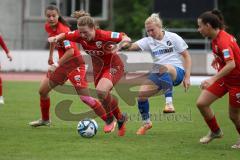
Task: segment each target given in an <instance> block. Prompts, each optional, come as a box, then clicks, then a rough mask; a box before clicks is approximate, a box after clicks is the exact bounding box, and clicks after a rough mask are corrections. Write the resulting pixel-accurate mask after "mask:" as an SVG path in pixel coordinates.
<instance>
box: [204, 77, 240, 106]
mask: <svg viewBox="0 0 240 160" xmlns="http://www.w3.org/2000/svg"><path fill="white" fill-rule="evenodd" d="M207 90H208V91H209V92H211V93H212V94H214V95H216V96H217V97H219V98H221V97H222V96H224V95H225V94H226V93H227V92H228V95H229V106H231V107H237V108H239V107H240V86H230V85H227V84H225V83H224V81H223V80H222V79H221V80H219V81H216V82H215V83H214V84H212V85H211V86H209V87H208V88H207Z"/></svg>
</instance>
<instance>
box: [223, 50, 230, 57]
mask: <svg viewBox="0 0 240 160" xmlns="http://www.w3.org/2000/svg"><path fill="white" fill-rule="evenodd" d="M222 52H223V56H224V58H225V59H226V58H230V53H229V50H228V49H224V50H223V51H222Z"/></svg>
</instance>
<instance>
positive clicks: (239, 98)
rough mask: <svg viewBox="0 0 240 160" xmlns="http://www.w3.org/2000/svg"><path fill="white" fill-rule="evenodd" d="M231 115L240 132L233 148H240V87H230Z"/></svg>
mask: <svg viewBox="0 0 240 160" xmlns="http://www.w3.org/2000/svg"><path fill="white" fill-rule="evenodd" d="M229 117H230V119H231V120H232V122H233V124H234V125H235V128H236V130H237V132H238V135H239V138H238V140H237V142H236V144H234V145H233V146H232V148H235V149H240V88H239V87H231V88H230V89H229Z"/></svg>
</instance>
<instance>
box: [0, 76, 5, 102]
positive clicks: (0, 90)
mask: <svg viewBox="0 0 240 160" xmlns="http://www.w3.org/2000/svg"><path fill="white" fill-rule="evenodd" d="M0 104H4V99H3V95H2V77H0Z"/></svg>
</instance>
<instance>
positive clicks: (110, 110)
mask: <svg viewBox="0 0 240 160" xmlns="http://www.w3.org/2000/svg"><path fill="white" fill-rule="evenodd" d="M103 105H104V107H105V110H106V112H107V115H108V116H109V117H110V116H112V115H114V117H115V118H116V119H117V120H119V119H121V118H122V113H121V111H120V109H119V107H118V101H117V100H116V99H114V98H113V97H112V96H111V94H110V93H109V94H108V95H107V97H106V98H105V99H104V100H103Z"/></svg>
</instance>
